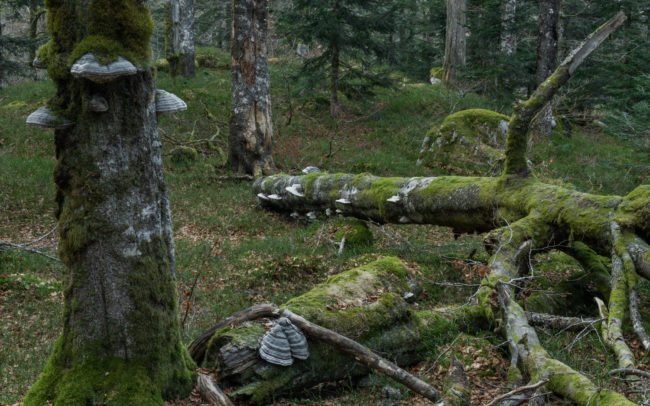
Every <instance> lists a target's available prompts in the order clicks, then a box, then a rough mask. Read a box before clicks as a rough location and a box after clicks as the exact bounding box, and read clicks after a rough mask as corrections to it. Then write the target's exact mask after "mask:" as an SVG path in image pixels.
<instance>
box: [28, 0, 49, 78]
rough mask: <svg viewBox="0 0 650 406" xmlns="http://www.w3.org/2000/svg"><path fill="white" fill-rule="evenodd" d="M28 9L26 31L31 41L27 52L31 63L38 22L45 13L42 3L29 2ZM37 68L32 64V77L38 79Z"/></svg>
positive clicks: (33, 57)
mask: <svg viewBox="0 0 650 406" xmlns="http://www.w3.org/2000/svg"><path fill="white" fill-rule="evenodd" d="M28 9H29V32H28V37H29V39H30V41H32V42H31V43H30V44H29V54H28V58H29V60H28V62H29V64H31V63H32V62H33V61H34V59H35V58H36V48H37V45H36V37H37V36H38V22H39V21H40V20H41V17H42V16H43V15H44V14H45V8H44V7H43V6H42V5H39V4H38V3H37V4H30V5H29V6H28ZM36 72H37V68H36V67H35V66H32V77H33V79H34V80H37V79H38V75H37V73H36Z"/></svg>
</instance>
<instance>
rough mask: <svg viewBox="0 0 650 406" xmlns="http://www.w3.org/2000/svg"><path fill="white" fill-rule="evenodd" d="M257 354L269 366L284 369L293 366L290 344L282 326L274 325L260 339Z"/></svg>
mask: <svg viewBox="0 0 650 406" xmlns="http://www.w3.org/2000/svg"><path fill="white" fill-rule="evenodd" d="M259 354H260V357H262V359H263V360H264V361H266V362H269V363H271V364H275V365H281V366H285V367H286V366H289V365H291V364H293V357H292V356H291V344H289V340H288V339H287V335H286V334H285V332H284V328H283V327H282V325H280V324H276V325H275V326H273V328H272V329H271V330H269V332H267V333H266V334H265V335H264V337H262V342H261V343H260V349H259Z"/></svg>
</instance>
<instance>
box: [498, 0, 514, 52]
mask: <svg viewBox="0 0 650 406" xmlns="http://www.w3.org/2000/svg"><path fill="white" fill-rule="evenodd" d="M516 15H517V0H505V3H504V5H503V13H502V14H501V52H503V53H504V54H506V55H508V56H510V55H513V54H514V53H515V51H516V50H517V31H516V27H515V17H516Z"/></svg>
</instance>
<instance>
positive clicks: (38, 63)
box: [32, 56, 47, 69]
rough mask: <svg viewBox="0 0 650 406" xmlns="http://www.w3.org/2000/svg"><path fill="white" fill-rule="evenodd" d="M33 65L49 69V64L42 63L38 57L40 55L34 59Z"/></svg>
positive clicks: (37, 67)
mask: <svg viewBox="0 0 650 406" xmlns="http://www.w3.org/2000/svg"><path fill="white" fill-rule="evenodd" d="M32 66H33V67H34V68H36V69H47V66H45V65H43V64H42V63H41V60H40V59H38V56H37V57H35V58H34V60H33V61H32Z"/></svg>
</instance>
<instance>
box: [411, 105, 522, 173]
mask: <svg viewBox="0 0 650 406" xmlns="http://www.w3.org/2000/svg"><path fill="white" fill-rule="evenodd" d="M509 120H510V117H508V116H505V115H503V114H499V113H497V112H494V111H490V110H484V109H470V110H463V111H459V112H457V113H454V114H451V115H449V116H447V118H445V120H444V121H443V122H442V125H441V126H440V127H434V128H432V129H431V130H430V131H429V132H428V133H427V135H426V137H425V139H424V141H423V143H422V150H421V151H420V156H419V159H418V164H420V165H424V166H427V167H443V168H445V169H447V170H450V171H451V172H454V173H455V174H458V175H496V174H498V173H501V170H502V169H503V161H504V159H505V153H504V152H505V145H506V134H507V131H508V122H509Z"/></svg>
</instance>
